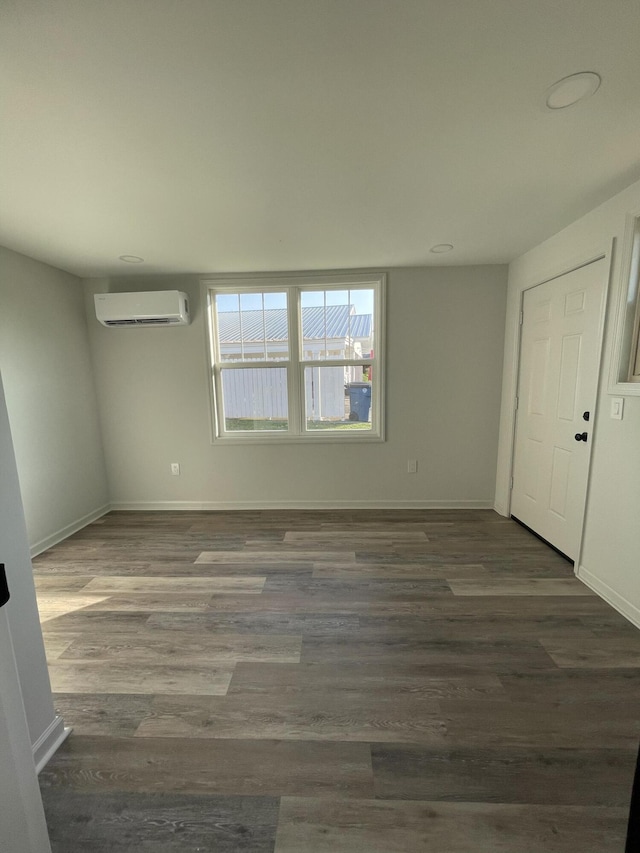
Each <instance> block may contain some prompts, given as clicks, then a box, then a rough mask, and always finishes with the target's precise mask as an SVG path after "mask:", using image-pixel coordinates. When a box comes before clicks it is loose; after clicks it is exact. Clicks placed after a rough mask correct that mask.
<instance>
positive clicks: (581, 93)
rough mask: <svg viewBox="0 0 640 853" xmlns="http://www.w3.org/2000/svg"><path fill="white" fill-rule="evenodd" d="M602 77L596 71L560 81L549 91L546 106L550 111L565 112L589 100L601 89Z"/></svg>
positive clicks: (584, 72)
mask: <svg viewBox="0 0 640 853" xmlns="http://www.w3.org/2000/svg"><path fill="white" fill-rule="evenodd" d="M601 83H602V77H601V76H600V75H599V74H596V72H595V71H580V72H579V73H578V74H570V75H569V76H568V77H563V78H562V80H558V82H557V83H554V84H553V86H549V88H548V89H547V100H546V104H547V107H548V108H549V109H550V110H563V109H565V107H570V106H572V105H573V104H577V103H578V101H581V100H582V99H583V98H589V97H591V95H595V93H596V92H597V91H598V89H599V88H600V84H601Z"/></svg>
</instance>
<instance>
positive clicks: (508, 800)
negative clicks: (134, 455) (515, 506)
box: [34, 510, 640, 853]
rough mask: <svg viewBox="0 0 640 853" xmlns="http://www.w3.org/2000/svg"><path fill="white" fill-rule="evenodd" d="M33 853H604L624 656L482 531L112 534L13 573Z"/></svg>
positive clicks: (270, 528) (541, 566) (322, 525)
mask: <svg viewBox="0 0 640 853" xmlns="http://www.w3.org/2000/svg"><path fill="white" fill-rule="evenodd" d="M34 570H35V575H36V585H37V588H38V596H39V605H40V610H41V618H42V622H43V629H44V634H45V641H46V644H47V651H48V654H49V659H50V672H51V680H52V685H53V689H54V692H55V699H56V705H57V708H58V709H59V711H60V713H62V714H63V715H64V717H65V720H66V722H67V724H69V725H72V726H73V727H74V732H73V734H72V735H71V737H70V739H69V740H68V741H67V742H66V744H65V745H64V746H63V747H62V748H61V749H60V751H59V752H58V753H57V755H56V756H55V757H54V758H53V759H52V761H51V762H50V764H49V765H48V766H47V767H46V768H45V770H44V771H43V772H42V774H41V776H40V781H41V788H42V793H43V798H44V803H45V810H46V813H47V818H48V823H49V827H50V833H51V838H52V844H53V850H54V853H96V851H118V853H133V851H136V853H138V851H154V853H174V851H180V853H195V851H211V853H236V851H237V853H240V851H242V852H243V853H244V851H246V853H274V852H275V853H415V851H423V850H424V851H433V853H471V851H473V853H484V851H486V853H622V851H623V850H624V838H625V831H626V820H627V814H628V807H629V800H630V796H631V786H632V782H633V774H634V769H635V759H636V752H637V748H638V740H639V738H640V632H638V631H637V630H636V629H635V628H633V626H631V625H630V624H629V623H628V622H626V621H625V620H624V619H623V618H622V617H621V616H620V615H619V614H618V613H616V612H615V611H614V610H613V609H612V608H610V607H609V606H608V605H607V604H605V603H604V602H603V601H602V600H600V599H599V598H598V597H596V596H595V595H593V594H592V593H591V592H590V591H589V590H588V589H587V588H586V587H585V586H584V585H583V584H581V583H580V581H578V580H577V579H576V578H575V577H574V576H573V569H572V567H571V565H570V564H569V563H567V562H566V561H565V560H563V559H562V557H560V556H559V555H558V554H556V553H555V552H554V551H553V550H551V549H550V548H548V547H547V546H545V545H544V544H543V543H542V542H540V541H539V540H538V539H536V538H535V537H534V536H532V535H531V534H530V533H529V532H528V531H527V530H525V529H523V528H522V527H520V526H518V525H517V524H515V523H514V522H511V521H509V520H507V519H503V518H501V517H500V516H498V515H496V514H495V513H493V512H491V511H485V510H478V511H465V510H458V511H443V510H431V511H339V512H338V511H336V512H285V511H282V512H243V513H241V512H226V513H225V512H201V513H140V512H138V513H127V512H114V513H111V514H109V515H107V516H105V517H104V518H103V519H101V520H100V521H98V522H96V523H94V524H92V525H90V526H89V527H86V528H85V529H84V530H82V531H81V532H80V533H78V534H76V535H75V536H73V537H71V538H70V539H67V540H66V541H65V542H63V543H61V544H60V545H57V546H56V547H54V548H52V549H50V550H49V551H47V552H46V553H45V554H42V555H41V556H39V557H37V558H36V559H35V560H34Z"/></svg>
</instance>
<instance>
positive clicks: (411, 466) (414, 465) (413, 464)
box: [407, 459, 418, 474]
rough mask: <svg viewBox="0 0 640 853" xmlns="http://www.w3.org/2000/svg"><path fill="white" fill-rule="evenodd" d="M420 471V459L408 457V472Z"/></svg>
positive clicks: (415, 472)
mask: <svg viewBox="0 0 640 853" xmlns="http://www.w3.org/2000/svg"><path fill="white" fill-rule="evenodd" d="M417 473H418V460H417V459H407V474H417Z"/></svg>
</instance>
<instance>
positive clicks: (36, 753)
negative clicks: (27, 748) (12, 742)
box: [32, 717, 71, 773]
mask: <svg viewBox="0 0 640 853" xmlns="http://www.w3.org/2000/svg"><path fill="white" fill-rule="evenodd" d="M70 734H71V729H70V728H68V727H67V726H65V724H64V720H63V719H62V717H56V718H55V719H54V720H53V722H52V723H51V725H50V726H48V728H47V729H46V730H45V731H44V732H43V733H42V734H41V735H40V737H39V738H38V740H37V741H36V742H35V743H34V744H33V747H32V749H33V760H34V761H35V765H36V772H37V773H39V772H40V771H41V770H42V768H43V767H46V765H47V763H48V762H49V759H50V758H51V757H52V756H53V755H54V753H55V752H56V750H57V749H58V747H60V746H61V745H62V744H63V743H64V742H65V740H66V739H67V738H68V737H69V735H70Z"/></svg>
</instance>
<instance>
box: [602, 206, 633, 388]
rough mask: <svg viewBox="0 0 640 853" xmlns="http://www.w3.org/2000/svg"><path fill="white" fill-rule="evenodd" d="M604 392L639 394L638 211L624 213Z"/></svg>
mask: <svg viewBox="0 0 640 853" xmlns="http://www.w3.org/2000/svg"><path fill="white" fill-rule="evenodd" d="M620 257H621V261H620V279H619V282H618V305H617V313H616V319H615V331H614V337H613V348H612V357H611V364H610V370H609V383H608V389H607V390H608V393H609V394H615V395H617V396H623V397H638V396H640V375H639V374H638V373H637V370H638V366H639V365H638V361H639V360H640V351H639V348H640V210H634V211H631V212H630V213H629V214H627V216H626V222H625V229H624V238H623V241H622V251H621V255H620Z"/></svg>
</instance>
